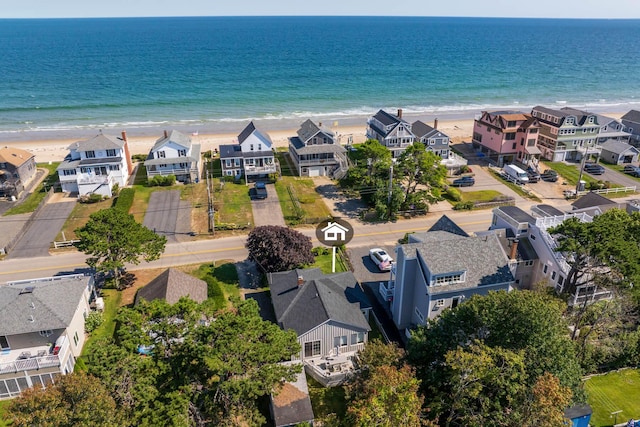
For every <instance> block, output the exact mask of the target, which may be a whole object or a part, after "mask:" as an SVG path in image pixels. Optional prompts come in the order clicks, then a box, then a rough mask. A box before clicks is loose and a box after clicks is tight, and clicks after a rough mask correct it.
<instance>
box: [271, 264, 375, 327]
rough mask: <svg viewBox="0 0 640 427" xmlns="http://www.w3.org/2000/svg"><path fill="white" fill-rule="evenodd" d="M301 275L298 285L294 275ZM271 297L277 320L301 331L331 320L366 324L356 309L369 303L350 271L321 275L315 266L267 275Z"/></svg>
mask: <svg viewBox="0 0 640 427" xmlns="http://www.w3.org/2000/svg"><path fill="white" fill-rule="evenodd" d="M299 276H301V277H303V279H304V283H303V284H302V285H300V286H299V285H298V277H299ZM269 286H270V289H271V301H272V302H273V308H274V311H275V314H276V319H277V321H278V323H279V324H280V325H281V326H282V328H284V329H293V330H294V331H296V333H297V334H298V335H302V334H304V333H306V332H308V331H310V330H311V329H313V328H315V327H317V326H319V325H321V324H323V323H324V322H326V321H328V320H333V321H336V322H339V323H343V324H345V325H349V326H351V327H354V328H356V329H361V330H362V331H368V330H369V324H368V322H367V320H366V319H365V318H364V316H363V315H362V312H361V311H360V309H361V308H370V307H371V305H370V303H369V301H368V299H367V297H366V296H365V295H364V291H363V290H362V288H361V287H360V284H359V283H358V282H357V280H356V278H355V277H354V276H353V273H351V272H346V273H335V274H328V275H325V274H323V273H322V271H320V269H318V268H312V269H306V270H292V271H286V272H281V273H272V274H270V275H269Z"/></svg>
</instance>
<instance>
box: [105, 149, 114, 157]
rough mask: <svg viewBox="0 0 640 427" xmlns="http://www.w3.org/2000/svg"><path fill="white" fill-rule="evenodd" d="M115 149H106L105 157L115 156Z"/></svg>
mask: <svg viewBox="0 0 640 427" xmlns="http://www.w3.org/2000/svg"><path fill="white" fill-rule="evenodd" d="M115 156H116V150H107V157H115Z"/></svg>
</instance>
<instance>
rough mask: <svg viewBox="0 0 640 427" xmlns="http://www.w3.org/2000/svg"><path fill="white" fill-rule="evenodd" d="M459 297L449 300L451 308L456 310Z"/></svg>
mask: <svg viewBox="0 0 640 427" xmlns="http://www.w3.org/2000/svg"><path fill="white" fill-rule="evenodd" d="M460 300H461V298H460V297H455V298H454V299H452V300H451V308H456V307H457V306H458V305H459V304H460Z"/></svg>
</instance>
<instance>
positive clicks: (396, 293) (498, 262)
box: [387, 218, 515, 331]
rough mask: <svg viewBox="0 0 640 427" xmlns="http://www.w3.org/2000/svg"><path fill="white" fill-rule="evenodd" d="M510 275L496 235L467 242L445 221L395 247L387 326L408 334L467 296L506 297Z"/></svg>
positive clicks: (412, 235)
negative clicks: (390, 321) (500, 293)
mask: <svg viewBox="0 0 640 427" xmlns="http://www.w3.org/2000/svg"><path fill="white" fill-rule="evenodd" d="M447 223H448V224H447ZM514 271H515V270H514V267H513V266H512V265H511V263H510V262H509V259H508V257H507V254H506V252H505V250H504V248H503V246H502V245H501V243H500V241H499V237H498V235H496V234H494V233H489V234H486V235H483V236H479V237H478V236H469V235H467V234H466V233H465V232H464V231H462V230H461V229H460V228H459V227H458V226H457V225H456V224H455V223H453V222H452V221H451V220H449V219H448V218H446V221H438V223H436V225H434V227H433V228H432V229H430V230H429V231H428V232H426V233H420V234H411V235H409V243H407V244H404V245H399V246H398V247H396V265H395V266H394V267H393V268H392V270H391V279H390V280H389V285H388V287H387V290H388V292H389V296H390V298H389V299H390V300H391V301H390V310H391V314H392V318H393V321H394V323H395V325H396V327H397V328H398V330H400V331H402V330H407V329H411V328H412V327H413V326H416V325H424V324H426V322H427V321H428V320H429V319H434V318H436V317H437V316H439V315H440V313H442V311H443V310H445V309H447V308H455V307H456V306H457V305H458V304H460V303H462V302H463V301H464V300H465V299H468V298H470V297H471V296H473V295H476V294H480V295H485V294H487V293H488V292H489V291H500V290H504V291H510V290H511V289H512V286H513V285H514V282H515V278H514Z"/></svg>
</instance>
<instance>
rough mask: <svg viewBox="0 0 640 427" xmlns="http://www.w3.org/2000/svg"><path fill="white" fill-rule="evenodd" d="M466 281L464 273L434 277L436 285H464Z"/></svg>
mask: <svg viewBox="0 0 640 427" xmlns="http://www.w3.org/2000/svg"><path fill="white" fill-rule="evenodd" d="M464 280H465V275H464V273H457V274H443V275H439V276H435V277H434V281H435V285H436V286H439V285H450V284H453V283H462V282H464Z"/></svg>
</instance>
